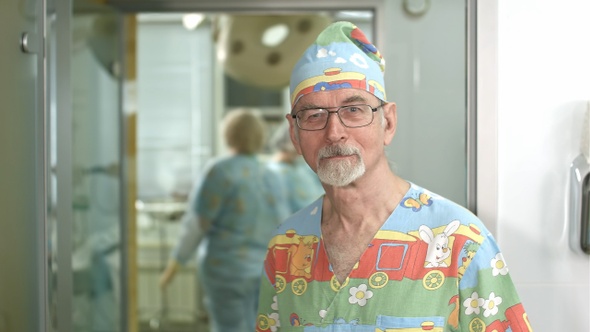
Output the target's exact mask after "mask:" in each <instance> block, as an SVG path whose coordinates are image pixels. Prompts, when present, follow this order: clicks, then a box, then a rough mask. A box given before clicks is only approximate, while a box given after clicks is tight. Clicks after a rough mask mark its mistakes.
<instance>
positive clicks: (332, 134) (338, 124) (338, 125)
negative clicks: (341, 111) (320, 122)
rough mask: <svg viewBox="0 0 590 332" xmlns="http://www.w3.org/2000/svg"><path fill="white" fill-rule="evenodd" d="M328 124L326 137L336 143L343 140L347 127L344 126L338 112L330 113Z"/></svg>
mask: <svg viewBox="0 0 590 332" xmlns="http://www.w3.org/2000/svg"><path fill="white" fill-rule="evenodd" d="M327 121H328V122H327V123H326V128H325V129H324V130H325V131H326V135H327V137H328V139H330V140H332V141H335V140H340V139H342V138H343V136H344V133H345V129H346V127H345V126H344V124H342V121H341V120H340V117H339V115H338V112H336V111H331V112H328V119H327Z"/></svg>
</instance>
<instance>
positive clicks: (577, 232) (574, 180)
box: [569, 154, 590, 255]
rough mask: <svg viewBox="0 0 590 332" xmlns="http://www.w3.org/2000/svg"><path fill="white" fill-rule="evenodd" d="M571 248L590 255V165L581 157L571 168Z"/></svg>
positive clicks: (575, 160)
mask: <svg viewBox="0 0 590 332" xmlns="http://www.w3.org/2000/svg"><path fill="white" fill-rule="evenodd" d="M569 219H570V220H569V222H570V247H571V248H572V249H573V250H574V251H576V252H579V253H585V254H588V255H590V164H589V163H588V160H587V159H586V157H585V156H584V155H583V154H582V155H579V156H578V157H577V158H576V159H574V161H573V162H572V164H571V166H570V215H569Z"/></svg>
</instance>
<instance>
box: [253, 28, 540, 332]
mask: <svg viewBox="0 0 590 332" xmlns="http://www.w3.org/2000/svg"><path fill="white" fill-rule="evenodd" d="M384 67H385V66H384V61H383V59H382V57H381V55H380V53H379V51H378V50H377V49H376V48H375V46H373V45H372V44H371V43H370V42H369V41H368V40H367V38H366V37H365V35H364V34H363V33H362V32H361V31H360V29H358V28H357V27H356V26H354V25H353V24H351V23H348V22H336V23H333V24H332V25H330V26H329V27H327V28H326V29H325V30H324V31H323V32H322V33H321V34H320V35H319V36H318V38H317V40H316V42H315V43H314V44H313V45H311V46H310V47H309V48H308V49H307V51H306V52H305V53H304V54H303V56H302V58H301V59H300V61H299V62H298V63H297V65H296V66H295V68H294V70H293V74H292V77H291V86H290V92H291V106H292V111H291V113H290V114H289V115H287V119H288V121H289V123H290V130H291V139H292V141H293V144H294V145H295V147H296V149H297V151H298V152H299V153H300V154H301V155H303V158H304V159H305V160H306V162H307V163H308V164H309V166H310V167H311V168H312V169H313V170H314V171H315V172H316V173H317V174H318V177H319V178H320V180H321V182H322V185H323V187H324V189H325V195H324V196H323V197H321V198H320V199H318V200H317V201H315V202H314V203H312V204H311V205H309V206H308V207H306V208H304V209H302V210H300V211H299V212H297V213H296V214H294V215H293V216H291V217H290V218H288V219H287V220H286V221H285V222H284V223H283V224H282V225H281V226H280V227H279V228H278V229H277V231H276V232H275V235H274V236H273V238H272V239H271V240H270V242H269V245H268V251H267V255H266V260H265V265H264V275H263V278H262V283H261V291H260V299H259V308H258V319H257V326H256V330H257V331H279V330H280V331H493V330H496V331H529V330H531V328H530V325H529V322H528V318H527V315H526V313H525V311H524V308H523V306H522V304H521V303H520V300H519V298H518V295H517V293H516V290H515V287H514V285H513V283H512V281H511V278H510V276H509V274H508V269H507V267H506V265H505V262H504V258H503V256H502V254H501V253H500V250H499V249H498V246H497V244H496V241H495V240H494V238H493V237H492V235H491V234H490V232H489V231H488V230H487V229H486V227H485V226H484V225H483V223H482V222H481V221H480V220H479V219H478V218H477V217H476V216H474V215H473V214H472V213H471V212H469V211H468V210H467V209H465V208H463V207H461V206H459V205H457V204H455V203H453V202H450V201H448V200H446V199H444V198H443V197H440V196H438V195H436V194H434V193H431V192H429V191H427V190H425V189H423V188H421V187H419V186H417V185H415V184H413V183H410V182H408V181H406V180H404V179H402V178H400V177H399V176H397V175H396V174H394V173H393V171H392V170H391V169H390V167H389V164H388V160H387V158H386V155H385V146H386V145H388V144H389V143H390V142H391V141H392V139H393V138H394V135H395V130H396V126H397V113H396V105H395V104H394V103H392V102H388V101H387V99H386V96H385V89H384V80H383V70H384Z"/></svg>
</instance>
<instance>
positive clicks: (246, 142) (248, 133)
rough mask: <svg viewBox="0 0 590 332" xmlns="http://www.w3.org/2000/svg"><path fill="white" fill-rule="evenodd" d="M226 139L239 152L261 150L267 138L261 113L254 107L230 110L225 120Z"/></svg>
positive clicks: (246, 152) (248, 152)
mask: <svg viewBox="0 0 590 332" xmlns="http://www.w3.org/2000/svg"><path fill="white" fill-rule="evenodd" d="M223 133H224V137H225V141H226V143H227V145H228V146H229V147H230V148H233V149H235V150H236V152H238V153H243V154H253V153H257V152H260V150H262V147H263V146H264V141H265V138H266V125H265V123H264V120H263V119H262V117H261V116H260V113H259V112H258V111H256V110H254V109H249V108H237V109H233V110H230V111H229V112H228V113H227V114H226V116H225V118H224V120H223Z"/></svg>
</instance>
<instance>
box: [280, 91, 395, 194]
mask: <svg viewBox="0 0 590 332" xmlns="http://www.w3.org/2000/svg"><path fill="white" fill-rule="evenodd" d="M360 104H366V105H370V106H371V107H373V108H374V107H378V106H379V105H380V104H381V101H380V100H379V99H377V98H376V97H375V96H373V95H372V94H370V93H368V92H366V91H363V90H358V89H338V90H334V91H322V92H314V93H310V94H307V95H305V96H303V97H302V98H301V99H300V100H299V101H298V102H297V104H296V105H295V107H294V108H293V114H295V113H296V112H297V111H299V110H302V109H310V108H328V109H329V110H330V111H336V109H337V107H340V106H346V105H360ZM381 112H384V113H381ZM382 114H383V116H382ZM287 118H288V119H289V122H290V125H291V134H292V135H291V138H292V140H293V144H294V145H295V148H296V149H297V151H298V152H299V153H300V154H302V155H303V157H304V159H305V160H306V161H307V163H308V164H309V165H310V167H311V168H312V169H313V170H314V171H316V173H318V176H319V178H320V180H321V181H322V182H324V183H326V184H329V185H333V186H346V185H348V184H350V183H352V182H354V181H355V180H356V179H358V178H360V177H361V176H362V175H363V174H364V173H365V172H366V171H371V170H372V168H373V167H374V166H375V165H376V163H377V162H378V161H379V160H380V159H381V158H385V153H384V146H385V145H387V144H389V142H390V141H391V139H392V138H393V134H394V132H395V104H386V105H385V106H384V107H383V109H379V110H378V111H377V112H375V113H374V119H373V122H372V123H371V124H369V125H368V126H365V127H360V128H348V127H346V126H344V125H343V124H342V122H341V121H340V120H339V119H338V116H337V115H336V114H335V113H331V114H330V116H329V117H328V123H327V124H326V127H325V128H324V129H322V130H317V131H306V130H302V129H300V128H298V127H297V123H296V120H295V119H293V118H292V117H291V116H288V117H287Z"/></svg>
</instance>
